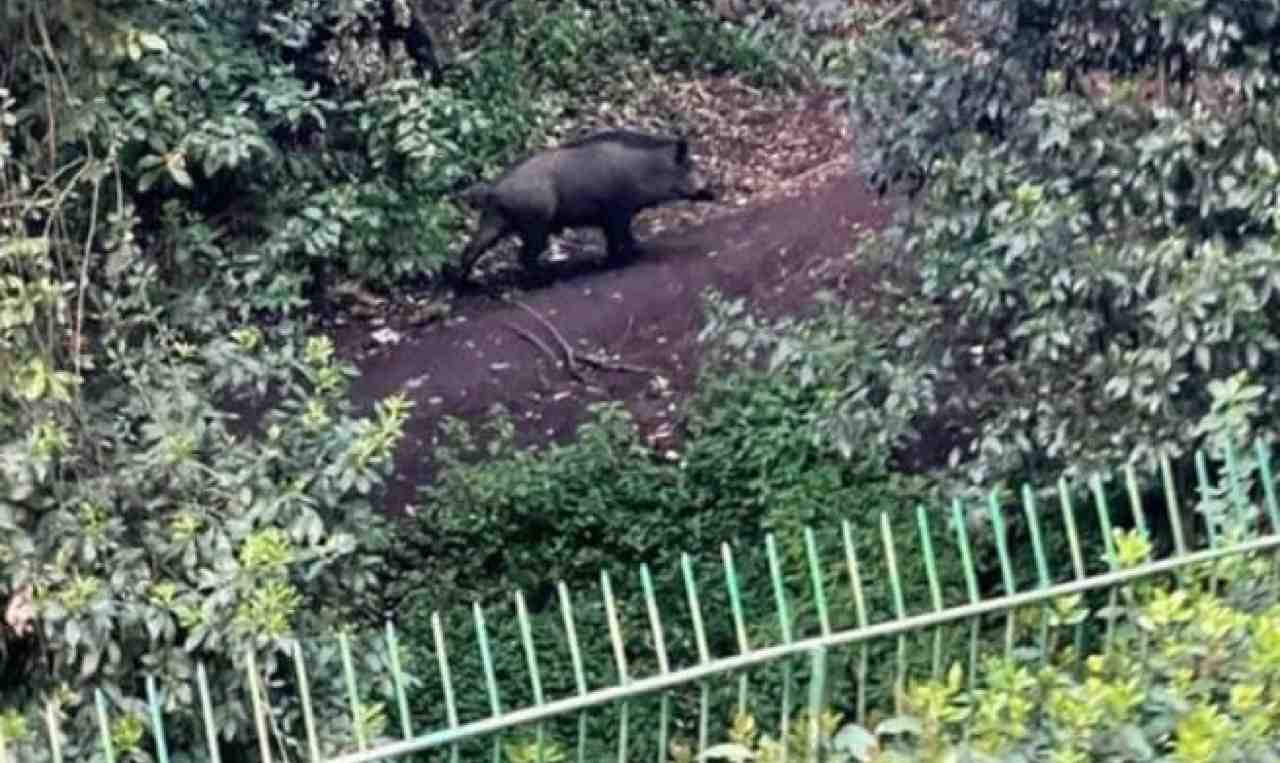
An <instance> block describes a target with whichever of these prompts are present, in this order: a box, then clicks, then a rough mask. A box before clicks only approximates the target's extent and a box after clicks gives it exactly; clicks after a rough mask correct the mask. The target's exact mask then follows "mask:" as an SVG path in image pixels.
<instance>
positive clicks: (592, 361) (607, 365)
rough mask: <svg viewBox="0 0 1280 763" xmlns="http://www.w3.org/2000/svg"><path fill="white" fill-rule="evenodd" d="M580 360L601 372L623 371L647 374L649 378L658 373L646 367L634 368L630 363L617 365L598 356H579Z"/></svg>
mask: <svg viewBox="0 0 1280 763" xmlns="http://www.w3.org/2000/svg"><path fill="white" fill-rule="evenodd" d="M578 359H579V360H581V361H582V362H584V363H586V364H587V365H589V366H592V367H593V368H597V369H600V370H601V371H622V372H625V373H629V374H645V375H648V376H656V375H657V373H658V372H657V371H655V370H653V369H652V368H645V367H644V366H633V365H630V364H628V363H615V362H613V361H611V360H605V359H604V358H602V357H600V356H598V355H585V354H584V355H579V356H578Z"/></svg>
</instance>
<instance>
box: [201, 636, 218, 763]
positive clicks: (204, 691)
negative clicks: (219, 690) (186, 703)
mask: <svg viewBox="0 0 1280 763" xmlns="http://www.w3.org/2000/svg"><path fill="white" fill-rule="evenodd" d="M196 688H197V689H198V690H199V691H200V709H201V712H202V713H203V714H204V734H205V740H206V741H207V742H208V743H209V761H210V763H222V754H221V753H220V752H218V727H217V726H216V725H214V722H213V700H212V699H210V697H209V675H208V674H207V673H206V672H205V669H204V662H203V661H201V662H197V663H196Z"/></svg>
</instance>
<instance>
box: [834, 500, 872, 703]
mask: <svg viewBox="0 0 1280 763" xmlns="http://www.w3.org/2000/svg"><path fill="white" fill-rule="evenodd" d="M840 534H841V536H842V538H843V540H844V562H845V566H846V567H847V568H848V570H849V586H850V588H852V589H853V608H854V616H855V617H857V622H858V627H859V628H866V627H867V601H866V596H865V595H864V593H863V590H862V570H861V569H860V566H859V564H858V551H857V547H856V546H854V545H853V526H852V525H850V524H849V521H848V520H845V521H843V522H841V523H840ZM858 652H859V654H858V711H857V712H858V723H859V724H862V725H864V726H865V725H866V723H867V672H868V669H869V667H870V652H869V650H868V648H867V642H866V640H865V639H864V640H863V641H862V642H861V643H860V644H859V645H858Z"/></svg>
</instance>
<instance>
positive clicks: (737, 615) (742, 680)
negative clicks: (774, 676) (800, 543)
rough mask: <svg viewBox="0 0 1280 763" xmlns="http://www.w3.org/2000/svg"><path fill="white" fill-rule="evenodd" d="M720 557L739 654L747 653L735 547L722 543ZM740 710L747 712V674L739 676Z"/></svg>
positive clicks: (748, 647)
mask: <svg viewBox="0 0 1280 763" xmlns="http://www.w3.org/2000/svg"><path fill="white" fill-rule="evenodd" d="M720 557H721V559H722V560H723V562H724V580H725V585H726V586H727V587H728V588H729V607H730V609H731V611H732V613H733V630H734V632H735V634H736V635H737V637H738V654H744V655H745V654H747V653H748V652H750V651H751V645H750V644H749V643H747V625H746V618H744V617H743V615H742V592H741V591H740V590H739V588H738V572H737V570H736V569H735V568H734V566H733V549H731V548H729V544H728V543H721V544H720ZM738 712H739V713H745V712H747V674H746V672H743V673H742V675H740V676H738Z"/></svg>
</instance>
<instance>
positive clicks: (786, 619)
mask: <svg viewBox="0 0 1280 763" xmlns="http://www.w3.org/2000/svg"><path fill="white" fill-rule="evenodd" d="M764 545H765V552H766V554H767V556H768V557H769V579H770V580H771V581H772V583H773V601H774V604H775V605H776V606H777V609H778V629H779V631H780V633H781V635H782V643H784V644H790V643H791V639H792V634H791V612H790V609H789V607H788V606H787V588H786V582H785V579H784V578H783V577H782V564H781V562H780V561H779V559H778V544H777V542H776V541H775V540H774V537H773V533H769V534H768V535H766V536H765V538H764ZM778 723H779V727H780V729H779V733H778V738H779V739H782V740H783V745H782V750H781V752H782V763H787V744H786V739H787V730H788V728H789V727H790V726H791V660H789V659H784V660H783V661H782V707H781V713H780V714H779V721H778Z"/></svg>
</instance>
